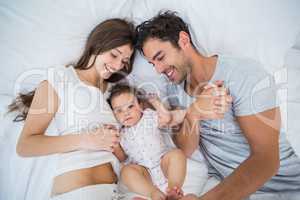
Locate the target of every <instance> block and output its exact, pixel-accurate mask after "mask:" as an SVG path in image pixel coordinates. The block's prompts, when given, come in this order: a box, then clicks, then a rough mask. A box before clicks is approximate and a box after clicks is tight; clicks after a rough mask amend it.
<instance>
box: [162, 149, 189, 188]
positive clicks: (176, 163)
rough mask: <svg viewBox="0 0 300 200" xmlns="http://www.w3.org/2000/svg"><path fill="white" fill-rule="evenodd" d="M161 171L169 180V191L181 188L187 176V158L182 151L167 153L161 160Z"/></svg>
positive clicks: (174, 150)
mask: <svg viewBox="0 0 300 200" xmlns="http://www.w3.org/2000/svg"><path fill="white" fill-rule="evenodd" d="M160 164H161V169H162V171H163V173H164V175H165V176H166V178H167V179H168V190H173V189H174V188H178V189H179V190H180V193H181V192H182V191H181V187H182V185H183V183H184V179H185V176H186V156H185V155H184V153H183V152H182V151H181V150H180V149H173V150H171V151H169V152H167V153H166V154H165V155H164V156H163V157H162V159H161V163H160Z"/></svg>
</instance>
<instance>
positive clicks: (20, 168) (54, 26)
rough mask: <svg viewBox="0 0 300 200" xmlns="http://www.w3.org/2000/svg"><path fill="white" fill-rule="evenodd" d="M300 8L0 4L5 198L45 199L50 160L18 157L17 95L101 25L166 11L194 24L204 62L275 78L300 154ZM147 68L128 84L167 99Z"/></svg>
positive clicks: (134, 2)
mask: <svg viewBox="0 0 300 200" xmlns="http://www.w3.org/2000/svg"><path fill="white" fill-rule="evenodd" d="M299 8H300V2H299V1H298V0H287V1H280V0H264V1H261V0H245V1H239V0H223V1H218V0H187V1H181V0H161V1H159V2H158V1H151V0H103V1H97V0H86V1H79V0H78V1H77V0H75V1H74V0H64V1H57V0H46V1H39V0H28V1H21V0H11V1H1V2H0V24H1V29H0V43H1V45H0V56H1V64H2V66H1V68H0V74H1V75H2V77H1V79H0V120H1V121H0V126H1V128H0V163H1V167H0V169H1V171H0V177H1V178H0V179H1V180H0V199H1V200H2V199H3V200H6V199H11V200H14V199H15V200H19V199H41V198H42V199H44V198H43V197H44V196H38V195H36V194H35V192H34V191H36V190H40V191H43V190H44V188H46V186H45V185H41V184H40V185H39V184H37V183H36V182H34V181H33V180H37V179H45V180H46V178H47V173H46V172H47V170H51V169H44V168H42V167H41V163H43V162H45V160H46V159H47V158H41V159H39V160H38V159H35V158H30V159H28V158H27V159H25V158H21V157H18V156H17V155H16V153H15V145H16V141H17V139H18V136H19V134H20V130H21V128H22V123H12V122H11V121H12V119H13V117H14V114H6V111H7V110H6V109H7V108H6V107H7V105H8V104H9V103H10V102H11V100H12V99H13V98H14V96H15V95H16V94H17V93H18V92H19V91H30V90H32V89H33V88H34V87H35V86H36V85H37V84H38V83H39V81H40V80H41V78H42V77H43V75H44V73H45V71H46V69H47V68H48V67H51V66H56V65H62V64H63V65H65V64H68V63H70V62H71V61H73V60H74V59H75V58H76V57H78V55H79V54H80V51H81V49H82V47H83V44H84V42H85V38H86V36H87V34H88V33H89V31H90V30H91V29H92V28H93V27H94V26H95V25H96V24H97V23H99V22H100V21H102V20H104V19H106V18H112V17H122V18H128V19H130V20H132V21H134V22H135V23H136V24H139V23H140V22H142V21H144V20H146V19H148V18H150V17H152V16H154V15H155V14H156V13H157V12H158V11H160V10H162V9H164V10H167V9H170V10H174V11H177V12H179V14H180V15H181V16H182V17H183V18H184V19H185V20H186V21H187V22H188V23H189V24H190V26H191V27H192V29H191V32H192V38H193V40H194V41H195V45H196V46H197V48H198V49H199V50H200V51H201V53H203V54H204V55H208V56H209V55H212V54H215V53H219V54H229V55H234V56H242V57H250V58H253V59H256V60H258V61H259V62H261V63H262V64H263V66H264V67H265V68H266V69H267V70H268V71H269V72H270V73H272V74H274V76H275V79H276V82H277V84H278V97H279V98H278V100H279V103H280V106H281V111H282V113H281V114H282V118H283V124H282V127H283V129H284V131H285V132H286V133H287V136H288V139H289V140H290V142H291V144H292V146H293V147H294V148H295V150H296V152H297V153H298V155H300V134H299V133H300V126H299V116H298V113H300V93H299V91H300V81H299V77H300V20H299V19H300V12H299ZM146 65H149V64H148V63H147V62H146V61H145V60H144V59H143V58H142V56H141V55H138V56H137V60H136V62H135V66H134V70H133V73H132V74H131V78H132V79H133V80H134V82H135V84H137V85H141V84H142V83H145V81H147V82H148V83H149V84H145V85H143V87H144V88H145V89H146V90H148V91H149V90H153V89H154V88H155V89H156V90H157V91H158V92H159V93H160V95H162V96H163V95H164V93H165V91H164V88H163V87H162V86H163V85H164V81H165V80H164V79H163V78H162V77H160V76H158V75H157V74H156V72H155V71H154V70H153V68H151V67H150V66H147V67H146ZM140 66H145V67H140ZM141 68H143V70H141ZM145 69H147V72H145ZM145 74H147V76H146V75H145ZM149 80H151V81H149ZM49 129H51V130H52V129H55V127H49ZM199 161H200V162H201V161H202V157H201V154H197V152H196V154H195V155H194V158H193V160H191V161H190V162H189V167H190V168H191V170H195V174H197V173H196V172H197V170H199V169H197V162H199ZM42 170H44V171H42ZM41 174H43V176H41ZM195 181H196V179H195V180H191V182H190V183H191V184H193V182H195ZM191 187H193V186H191ZM40 193H42V192H40ZM44 193H46V191H45V192H44Z"/></svg>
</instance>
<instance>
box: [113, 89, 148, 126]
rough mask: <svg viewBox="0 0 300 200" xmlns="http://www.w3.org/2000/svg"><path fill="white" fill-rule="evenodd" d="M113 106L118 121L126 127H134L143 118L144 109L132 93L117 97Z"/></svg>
mask: <svg viewBox="0 0 300 200" xmlns="http://www.w3.org/2000/svg"><path fill="white" fill-rule="evenodd" d="M111 105H112V108H113V111H114V114H115V116H116V118H117V120H118V121H119V122H120V123H121V124H122V125H124V126H126V127H131V126H134V125H135V124H137V123H138V121H139V120H140V119H141V117H142V109H141V106H140V105H139V103H138V100H137V98H136V97H135V96H134V95H133V94H130V93H122V94H120V95H118V96H115V97H114V98H113V99H112V101H111Z"/></svg>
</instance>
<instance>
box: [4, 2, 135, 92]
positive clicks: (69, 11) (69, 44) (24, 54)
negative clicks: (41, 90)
mask: <svg viewBox="0 0 300 200" xmlns="http://www.w3.org/2000/svg"><path fill="white" fill-rule="evenodd" d="M131 4H132V1H131V0H129V1H127V0H103V1H94V0H86V1H73V0H64V1H50V0H48V1H37V0H28V1H26V2H25V1H24V2H23V1H3V2H1V10H0V24H1V33H0V34H1V35H0V42H1V45H0V55H1V68H0V74H1V75H2V78H1V79H0V86H1V87H0V93H9V94H13V93H14V84H15V81H16V80H17V79H18V78H19V77H24V73H27V74H28V73H29V72H28V70H31V69H41V68H47V67H49V66H56V65H64V64H68V63H70V62H71V61H76V59H78V57H79V55H80V53H81V51H82V48H83V45H84V43H85V40H86V38H87V35H88V34H89V32H90V31H91V30H92V29H93V27H94V26H95V25H97V24H98V23H100V22H101V21H103V20H104V19H107V18H112V17H120V18H124V17H127V18H130V16H131V10H130V8H131ZM37 82H39V79H38V78H37V79H34V80H32V79H31V78H30V77H29V78H28V79H26V80H25V81H24V82H23V84H22V86H23V88H25V89H26V88H27V87H28V86H29V87H30V88H34V87H33V85H34V86H35V85H36V83H37ZM32 84H33V85H32Z"/></svg>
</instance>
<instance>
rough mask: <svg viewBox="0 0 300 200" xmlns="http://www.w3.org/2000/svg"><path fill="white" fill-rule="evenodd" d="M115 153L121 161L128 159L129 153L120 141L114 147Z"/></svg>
mask: <svg viewBox="0 0 300 200" xmlns="http://www.w3.org/2000/svg"><path fill="white" fill-rule="evenodd" d="M113 154H114V155H115V156H116V157H117V158H118V159H119V161H120V162H123V161H125V160H126V159H127V155H126V154H125V152H124V150H123V149H122V147H121V145H120V143H119V144H118V145H116V146H115V147H114V150H113Z"/></svg>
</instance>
